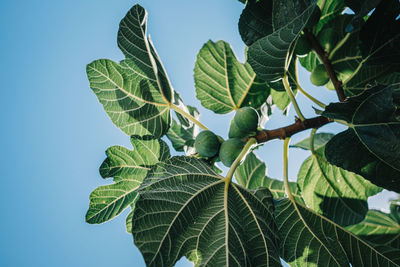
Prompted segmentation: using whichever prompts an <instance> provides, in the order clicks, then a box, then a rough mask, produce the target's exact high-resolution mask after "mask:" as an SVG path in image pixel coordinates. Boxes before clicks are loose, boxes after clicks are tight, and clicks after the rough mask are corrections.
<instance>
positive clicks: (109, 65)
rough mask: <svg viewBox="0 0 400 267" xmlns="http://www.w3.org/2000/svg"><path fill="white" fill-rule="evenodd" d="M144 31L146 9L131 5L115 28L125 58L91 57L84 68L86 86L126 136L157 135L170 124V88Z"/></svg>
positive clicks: (161, 133) (145, 28) (163, 132)
mask: <svg viewBox="0 0 400 267" xmlns="http://www.w3.org/2000/svg"><path fill="white" fill-rule="evenodd" d="M146 31H147V12H146V10H145V9H144V8H142V7H141V6H139V5H135V6H134V7H133V8H132V9H131V10H130V11H129V12H128V13H127V15H126V16H125V17H124V18H123V19H122V21H121V23H120V28H119V31H118V45H119V47H120V48H121V50H122V51H123V52H124V54H125V56H126V59H125V60H123V61H122V62H121V63H117V62H113V61H111V60H107V59H100V60H95V61H93V62H92V63H90V64H89V65H88V66H87V68H86V70H87V75H88V78H89V82H90V87H91V88H92V89H93V91H94V93H95V94H96V95H97V97H98V99H99V101H100V103H101V104H102V105H103V107H104V109H105V111H106V112H107V114H108V115H109V117H110V118H111V120H112V121H113V123H114V124H115V125H116V126H117V127H119V128H121V130H122V131H124V132H125V133H126V134H128V135H138V136H154V137H156V138H158V137H161V136H163V135H164V134H165V133H166V131H167V130H168V127H169V125H170V119H171V118H170V102H171V101H172V88H171V86H170V83H169V80H168V77H167V75H166V73H165V70H164V68H163V66H162V64H161V61H160V59H159V57H158V55H157V53H156V51H155V49H154V47H153V45H152V43H151V41H150V40H149V39H148V37H147V32H146Z"/></svg>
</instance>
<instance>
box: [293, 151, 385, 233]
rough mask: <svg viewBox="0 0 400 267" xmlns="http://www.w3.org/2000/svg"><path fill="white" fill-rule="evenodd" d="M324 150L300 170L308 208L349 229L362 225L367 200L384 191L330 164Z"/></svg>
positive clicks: (312, 156)
mask: <svg viewBox="0 0 400 267" xmlns="http://www.w3.org/2000/svg"><path fill="white" fill-rule="evenodd" d="M324 150H325V146H322V147H320V148H319V149H316V150H314V151H312V154H311V156H310V157H308V158H307V159H306V160H305V161H304V162H303V164H302V165H301V167H300V170H299V173H298V178H297V182H298V184H299V188H300V190H301V192H302V195H303V199H304V202H305V203H306V204H307V206H308V207H310V208H311V209H313V210H315V211H316V212H318V213H320V214H322V215H324V216H325V217H327V218H329V219H331V220H332V221H334V222H336V223H338V224H340V225H342V226H347V225H351V224H355V223H358V222H360V221H362V220H363V219H364V217H365V215H366V213H367V211H368V204H367V199H368V197H369V196H372V195H375V194H377V193H378V192H380V191H381V190H382V189H381V188H379V187H377V186H375V185H373V184H371V183H370V182H369V181H367V180H365V179H364V178H363V177H361V176H359V175H357V174H355V173H352V172H349V171H346V170H343V169H341V168H339V167H337V166H334V165H332V164H330V163H328V162H327V160H326V158H325V155H324Z"/></svg>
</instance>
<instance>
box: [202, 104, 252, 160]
mask: <svg viewBox="0 0 400 267" xmlns="http://www.w3.org/2000/svg"><path fill="white" fill-rule="evenodd" d="M258 121H259V117H258V113H257V111H256V110H255V109H254V108H251V107H243V108H240V109H238V110H237V112H236V114H235V116H234V117H233V119H232V121H231V123H230V126H229V133H228V137H229V139H228V140H226V141H225V140H224V139H223V138H222V137H221V136H217V135H216V134H214V133H213V132H212V131H209V130H205V131H202V132H200V133H199V134H198V135H197V137H196V140H195V143H194V145H195V148H196V152H197V154H198V155H199V156H200V157H205V158H216V159H217V161H218V160H220V161H221V162H222V163H223V164H224V165H225V166H226V167H230V166H231V165H232V163H233V162H234V161H235V159H236V158H237V157H238V156H239V154H240V152H241V151H242V149H243V147H244V145H245V144H246V142H245V140H246V137H249V136H252V135H255V134H256V132H257V127H258Z"/></svg>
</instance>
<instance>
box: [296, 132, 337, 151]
mask: <svg viewBox="0 0 400 267" xmlns="http://www.w3.org/2000/svg"><path fill="white" fill-rule="evenodd" d="M333 136H334V134H331V133H316V134H315V135H314V149H315V150H318V149H319V148H321V147H323V146H325V144H326V143H328V141H329V140H331V139H332V137H333ZM291 147H297V148H302V149H305V150H311V148H310V137H308V138H306V139H303V140H301V141H300V142H298V143H296V144H294V145H291Z"/></svg>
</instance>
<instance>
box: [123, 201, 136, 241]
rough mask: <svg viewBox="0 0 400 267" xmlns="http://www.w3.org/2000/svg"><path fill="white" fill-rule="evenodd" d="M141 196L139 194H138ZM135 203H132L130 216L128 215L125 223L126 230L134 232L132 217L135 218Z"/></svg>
mask: <svg viewBox="0 0 400 267" xmlns="http://www.w3.org/2000/svg"><path fill="white" fill-rule="evenodd" d="M138 196H139V195H138ZM135 204H136V201H135V203H134V204H131V211H130V212H129V214H128V216H126V220H125V225H126V232H127V233H129V234H132V218H133V211H134V209H135Z"/></svg>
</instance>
